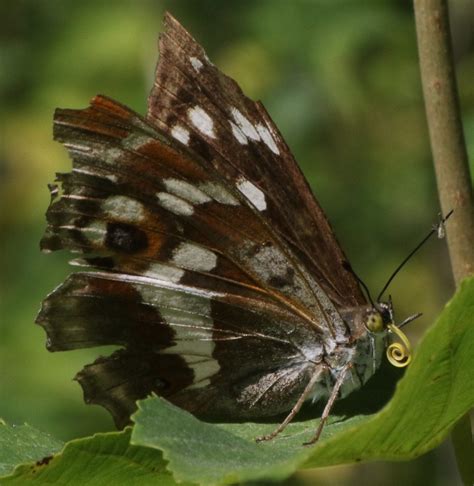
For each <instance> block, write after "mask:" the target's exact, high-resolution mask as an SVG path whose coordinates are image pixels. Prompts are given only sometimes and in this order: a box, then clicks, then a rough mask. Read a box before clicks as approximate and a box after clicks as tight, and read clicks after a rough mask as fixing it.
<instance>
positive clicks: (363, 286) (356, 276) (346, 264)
mask: <svg viewBox="0 0 474 486" xmlns="http://www.w3.org/2000/svg"><path fill="white" fill-rule="evenodd" d="M342 266H343V268H344V269H345V270H347V271H348V272H351V273H352V275H354V277H355V279H356V280H357V281H358V282H359V283H360V284H361V285H362V288H363V289H364V290H365V293H366V295H367V298H368V299H369V302H370V303H371V304H372V307H373V308H374V309H375V304H374V301H373V300H372V296H371V295H370V291H369V288H368V287H367V285H365V283H364V282H363V281H362V279H361V278H359V276H358V275H357V273H355V272H354V269H353V268H352V265H351V264H350V263H349V262H348V261H347V260H345V261H344V262H342Z"/></svg>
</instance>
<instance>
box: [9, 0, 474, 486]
mask: <svg viewBox="0 0 474 486" xmlns="http://www.w3.org/2000/svg"><path fill="white" fill-rule="evenodd" d="M165 9H168V10H170V11H171V12H172V13H173V14H174V15H175V16H176V17H178V19H180V21H181V22H182V23H183V24H184V25H185V26H186V27H187V28H188V30H190V31H191V32H192V33H193V35H194V36H195V37H196V38H197V39H198V40H199V41H200V42H201V44H203V45H204V46H205V47H206V49H207V52H208V54H209V56H210V58H211V59H212V60H213V62H214V63H215V64H217V65H218V66H219V67H220V68H221V69H222V70H223V71H224V72H226V73H227V74H229V75H231V76H232V77H234V78H236V79H237V80H238V81H239V83H240V84H241V86H242V87H243V89H244V91H246V93H247V94H248V95H250V96H251V97H252V98H254V99H261V100H263V102H264V104H265V105H266V107H267V109H268V110H269V112H270V113H271V115H272V117H273V118H274V120H275V121H276V122H277V125H278V126H279V127H280V129H281V131H282V133H283V134H284V136H285V137H286V140H287V142H288V143H289V145H290V147H292V150H293V151H294V154H295V156H296V158H297V160H298V161H299V163H300V164H301V166H302V168H303V170H304V172H305V174H306V175H307V177H308V179H309V181H310V183H311V186H312V187H313V190H314V192H315V194H316V195H317V197H318V199H319V201H320V202H321V204H322V206H323V207H324V208H325V210H326V212H327V214H328V216H329V218H330V220H331V222H332V224H333V226H334V227H335V230H336V233H337V234H338V237H339V239H340V241H341V243H342V244H343V247H344V248H345V250H346V252H347V253H348V255H349V257H350V259H351V261H352V264H353V267H354V268H355V269H356V271H357V272H358V273H359V275H360V276H361V277H362V278H363V279H364V280H365V281H366V283H367V284H368V285H369V287H370V288H371V289H372V293H374V294H376V293H377V291H378V290H380V288H381V286H382V285H383V284H384V282H385V280H386V278H387V277H388V276H389V274H390V273H391V271H392V270H393V269H394V267H395V266H396V265H397V264H398V263H399V262H400V261H401V260H402V259H403V258H404V257H405V256H406V255H407V254H408V252H409V251H410V250H411V249H412V248H413V247H414V245H415V244H416V243H417V242H418V241H419V240H420V239H421V238H422V237H423V236H424V234H425V233H426V232H427V231H428V230H429V229H430V227H431V224H432V223H434V222H435V221H436V219H437V215H438V211H439V205H438V199H437V194H436V185H435V178H434V174H433V168H432V164H431V156H430V151H429V142H428V136H427V128H426V122H425V116H424V110H423V104H422V96H421V87H420V79H419V71H418V64H417V50H416V42H415V41H416V39H415V31H414V21H413V12H412V5H411V2H409V1H406V0H404V1H395V0H385V1H380V0H374V1H371V2H370V1H360V0H347V1H342V0H338V1H334V0H333V1H331V0H313V1H309V0H306V1H304V0H299V1H295V0H293V1H290V0H287V1H285V0H246V1H244V0H232V1H230V0H228V1H226V2H217V1H210V0H194V1H178V0H174V1H159V0H138V1H132V0H130V1H127V0H115V1H112V0H110V1H92V0H83V1H81V2H74V1H72V0H68V1H66V0H48V1H46V0H17V1H13V0H12V1H6V2H5V1H3V2H1V4H0V25H1V33H0V42H1V44H0V104H1V125H0V134H1V140H0V191H1V200H0V201H1V213H0V245H1V247H0V250H1V251H0V263H1V268H0V285H1V289H0V291H1V294H0V298H1V312H0V417H2V418H4V419H5V420H7V421H8V422H10V423H23V422H28V423H30V424H32V425H34V426H36V427H38V428H40V429H42V430H44V431H48V432H51V433H52V434H53V435H55V436H57V437H58V438H61V439H71V438H74V437H80V436H85V435H88V434H91V433H93V432H95V431H99V430H111V429H113V425H112V421H111V420H110V418H109V416H108V414H107V413H106V412H105V411H103V410H102V409H100V408H98V407H88V406H85V405H84V404H83V402H82V393H81V390H80V387H79V385H78V384H77V383H75V382H73V381H72V380H71V378H72V377H73V376H74V374H75V372H76V371H78V370H79V369H80V368H81V367H82V366H83V365H84V364H85V363H87V362H90V361H91V360H93V359H94V358H95V357H96V356H97V355H98V353H99V351H98V350H88V351H83V352H82V351H81V352H79V351H77V352H68V353H58V354H50V353H48V352H47V351H46V349H45V345H44V344H45V336H44V333H43V331H42V329H41V328H39V327H38V326H35V325H34V319H35V314H36V312H37V310H38V308H39V305H40V302H41V300H42V299H43V298H44V296H45V295H46V294H47V293H48V292H49V291H51V290H52V289H53V288H54V287H55V286H56V285H57V284H59V283H60V282H61V281H62V279H63V278H64V277H65V276H66V275H67V274H68V272H69V271H70V269H68V267H67V264H66V262H67V255H65V254H52V255H42V254H41V253H40V252H39V248H38V242H39V240H40V237H41V234H42V231H43V228H44V212H45V210H46V207H47V205H48V202H49V193H48V190H47V187H46V185H47V183H48V182H51V181H52V179H53V178H54V173H55V172H57V171H65V170H68V169H69V166H70V164H69V161H68V159H67V156H66V152H65V150H64V149H63V148H62V147H61V146H60V145H59V144H56V143H54V142H53V141H52V136H51V135H52V134H51V121H52V113H53V110H54V108H55V107H57V106H60V107H74V108H79V107H85V106H86V105H87V103H88V100H89V98H90V97H92V96H93V95H95V94H96V93H103V94H107V95H109V96H111V97H113V98H116V99H118V100H120V101H121V102H123V103H125V104H127V105H128V106H130V107H132V108H134V109H136V110H137V111H138V112H141V113H145V106H146V96H147V94H148V90H149V89H150V87H151V83H152V79H153V72H154V67H155V62H156V57H157V49H156V41H157V35H158V33H159V31H160V29H161V28H162V24H161V18H162V14H163V12H164V10H165ZM451 21H452V31H453V38H454V48H455V58H456V65H457V73H458V82H459V88H460V96H461V103H462V110H463V119H464V124H465V131H466V138H467V143H468V148H469V152H470V159H471V160H472V159H473V155H474V83H473V78H474V4H473V2H472V1H471V0H453V1H451ZM390 292H391V294H392V295H393V298H394V302H395V306H396V310H397V315H398V317H399V318H404V317H406V316H407V315H409V314H411V313H414V312H423V313H424V316H423V318H422V319H420V320H418V321H416V323H413V324H412V325H411V326H410V327H409V328H408V329H407V332H408V334H409V335H410V337H411V339H412V340H413V341H415V342H417V340H418V339H419V338H420V337H421V336H422V334H423V332H424V331H425V330H426V328H427V327H428V326H429V325H430V324H431V323H432V322H433V320H434V319H435V317H436V315H437V314H438V313H439V311H440V309H441V308H442V306H443V305H444V303H445V302H446V301H447V300H448V299H449V297H450V296H451V295H452V292H453V282H452V278H451V275H450V267H449V259H448V254H447V250H446V244H445V242H444V241H431V242H430V243H429V244H428V245H427V246H426V247H425V248H424V249H423V251H422V252H421V253H420V254H419V255H417V256H416V257H415V258H414V259H413V260H412V261H411V262H410V264H409V265H407V267H406V268H405V269H404V270H403V271H402V272H401V273H400V275H399V276H398V277H397V279H396V281H395V282H394V283H393V285H392V287H391V289H390ZM101 352H103V353H104V352H107V350H101ZM361 480H362V481H363V483H364V484H366V485H371V484H373V485H380V484H384V485H392V484H393V485H395V484H405V485H417V484H430V485H445V484H446V485H447V484H449V485H455V484H459V480H458V478H457V473H456V469H455V466H454V457H453V454H452V451H451V447H450V445H449V443H446V444H444V445H442V446H441V447H440V448H438V449H437V450H435V451H433V452H431V453H429V454H427V455H426V456H424V457H422V458H419V459H418V460H416V461H413V462H410V463H398V464H393V463H392V464H391V463H374V464H367V465H358V466H353V467H337V468H330V469H326V470H321V471H306V472H304V473H298V474H297V475H296V476H294V477H293V478H291V479H290V480H289V481H288V482H287V484H291V485H306V484H308V485H309V484H322V485H325V484H331V485H332V484H337V485H346V484H347V485H349V484H355V483H359V482H360V481H361Z"/></svg>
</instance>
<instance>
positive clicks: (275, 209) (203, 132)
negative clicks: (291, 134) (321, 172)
mask: <svg viewBox="0 0 474 486" xmlns="http://www.w3.org/2000/svg"><path fill="white" fill-rule="evenodd" d="M165 26H166V29H165V32H164V33H163V34H162V35H161V38H160V60H159V63H158V66H157V71H156V79H155V83H154V86H153V89H152V91H151V93H150V97H149V109H148V119H149V120H151V121H153V123H155V124H156V125H157V126H158V127H160V129H162V130H163V131H164V132H167V133H169V134H170V135H171V136H173V137H175V138H176V139H178V140H180V141H181V142H183V143H185V144H186V145H188V146H189V147H191V148H192V149H193V150H194V151H196V152H197V153H199V154H201V155H202V156H203V157H204V158H205V159H206V160H209V161H212V163H213V166H214V167H215V168H216V169H217V170H218V172H219V174H220V175H221V177H223V178H225V179H226V180H227V181H229V182H230V183H231V184H235V183H237V187H238V189H239V190H240V191H241V192H242V193H243V194H244V195H245V196H246V197H248V199H249V201H250V202H251V203H252V204H253V205H254V206H255V208H256V209H257V210H258V211H259V212H261V214H262V216H263V217H264V218H265V219H266V220H267V221H268V222H269V224H270V225H271V227H272V228H273V229H274V231H275V232H277V233H278V234H279V235H280V237H281V238H283V239H284V240H285V242H286V243H287V244H288V246H289V247H290V248H291V250H292V251H293V252H294V253H295V254H296V255H298V257H299V258H300V260H301V261H302V262H303V264H304V265H305V267H306V268H307V269H308V270H309V271H310V272H311V274H312V275H314V276H315V278H316V280H317V281H318V283H319V284H320V285H321V287H322V288H323V289H324V291H325V293H326V294H327V295H328V296H329V297H330V298H331V300H332V301H333V302H334V303H335V304H336V305H337V306H338V307H341V308H343V307H351V306H356V305H363V304H366V303H367V301H366V299H365V297H364V296H363V294H362V293H361V291H360V287H359V285H358V283H357V280H356V279H355V277H354V275H353V274H352V273H351V272H349V271H348V270H347V259H346V257H345V255H344V253H343V251H342V249H341V247H340V245H339V243H338V242H337V240H336V237H335V235H334V232H333V230H332V228H331V226H330V224H329V221H328V219H327V218H326V216H325V214H324V212H323V211H322V209H321V207H320V206H319V204H318V203H317V201H316V200H315V198H314V197H313V195H312V193H311V190H310V188H309V186H308V183H307V181H306V180H305V178H304V176H303V174H302V173H301V170H300V168H299V167H298V165H297V163H296V161H295V159H294V157H293V155H292V154H291V152H290V150H289V148H288V146H287V145H286V143H285V142H284V140H283V138H282V136H281V134H280V133H279V131H278V129H277V127H276V126H275V124H274V123H273V122H272V120H271V119H270V117H269V116H268V114H267V112H266V111H265V109H264V108H263V106H262V105H261V104H260V103H255V102H253V101H252V100H250V99H249V98H247V97H246V96H245V95H244V94H243V93H242V91H241V89H240V87H239V86H238V85H237V83H236V82H235V81H234V80H232V79H230V78H229V77H227V76H225V75H224V74H223V73H221V72H220V71H219V70H218V69H217V68H216V67H215V66H214V65H213V64H212V63H211V62H210V61H209V59H208V57H207V56H206V53H205V52H204V50H203V49H202V47H201V46H200V45H199V44H198V43H197V42H196V41H195V40H194V39H193V38H192V37H191V35H190V34H189V33H188V32H187V31H186V30H185V29H184V28H183V27H182V26H181V25H180V24H179V22H178V21H177V20H176V19H174V18H173V17H172V16H171V15H170V14H166V16H165Z"/></svg>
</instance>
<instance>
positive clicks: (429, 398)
mask: <svg viewBox="0 0 474 486" xmlns="http://www.w3.org/2000/svg"><path fill="white" fill-rule="evenodd" d="M473 316H474V278H471V279H468V280H467V281H465V282H464V283H463V285H462V286H461V289H460V291H459V292H458V293H457V295H456V296H455V297H454V298H453V300H452V301H451V302H450V303H449V304H448V305H447V306H446V308H445V309H444V311H443V313H442V315H441V316H440V318H439V319H438V321H437V323H436V324H435V325H434V326H433V327H432V328H431V329H430V330H429V331H428V332H427V333H426V336H425V338H424V339H423V342H422V343H421V344H420V346H419V349H418V351H417V352H416V355H415V358H414V360H413V363H412V364H411V365H410V367H409V369H408V370H407V373H406V374H405V376H404V377H403V378H402V379H401V380H400V382H399V384H398V386H397V390H396V393H395V395H394V397H393V399H392V400H391V401H390V402H389V403H388V405H387V406H386V407H385V408H384V409H383V410H382V411H380V412H379V413H377V414H373V415H365V416H364V415H359V416H355V417H352V418H350V419H348V420H341V417H332V419H331V423H330V424H329V425H328V426H327V427H325V429H324V431H323V435H322V436H321V439H320V441H319V442H318V443H317V444H316V445H315V446H313V447H311V448H305V447H302V445H301V444H302V442H303V441H304V440H306V439H308V438H309V437H311V435H312V433H313V432H314V430H315V428H316V425H317V422H318V420H308V421H305V422H295V423H292V424H290V426H289V427H288V428H287V429H286V431H285V432H284V433H283V434H282V435H281V436H280V437H279V438H277V439H276V440H274V441H272V442H269V443H260V444H256V443H255V441H254V438H255V437H256V436H258V435H261V434H264V433H267V432H269V431H271V430H272V429H273V427H274V426H275V424H254V423H246V424H219V425H215V424H208V423H204V422H200V421H199V420H197V419H196V418H195V417H193V416H192V415H190V414H189V413H187V412H184V411H183V410H180V409H178V408H176V407H174V406H172V405H171V404H169V403H168V402H166V401H165V400H163V399H160V398H158V397H152V398H150V399H148V400H144V401H141V402H139V410H138V412H137V413H136V414H135V416H134V417H133V418H134V421H135V423H136V425H135V428H134V430H133V433H132V439H131V442H132V443H133V444H135V445H141V446H147V447H153V448H156V449H159V450H161V451H163V457H164V458H165V459H166V460H168V461H169V469H170V470H171V471H172V472H173V474H174V476H175V478H176V479H177V480H179V481H191V482H196V483H199V484H205V485H209V484H228V483H232V482H237V481H245V480H253V479H259V478H260V479H261V478H267V479H281V478H283V477H286V476H289V475H290V474H291V473H293V472H294V471H295V470H296V469H298V468H301V467H319V466H321V467H322V466H329V465H335V464H342V463H351V462H358V461H369V460H376V459H380V460H382V459H384V460H409V459H412V458H415V457H417V456H419V455H421V454H423V453H425V452H427V451H429V450H430V449H432V448H434V447H436V446H437V445H438V444H439V443H440V442H441V441H442V440H443V439H444V438H445V437H446V436H447V434H448V433H449V431H450V429H451V428H452V426H453V425H454V424H455V422H456V421H457V420H458V419H459V418H460V417H461V416H462V415H463V414H464V413H466V412H467V411H468V410H469V409H470V408H471V407H472V406H473V404H474V374H473V373H472V369H473V368H474V363H473V360H474V355H473V353H472V349H474V325H473Z"/></svg>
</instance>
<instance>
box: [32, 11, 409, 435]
mask: <svg viewBox="0 0 474 486" xmlns="http://www.w3.org/2000/svg"><path fill="white" fill-rule="evenodd" d="M164 23H165V30H164V32H163V33H162V35H161V37H160V41H159V54H160V56H159V63H158V66H157V69H156V77H155V81H154V85H153V87H152V90H151V93H150V95H149V98H148V113H147V115H146V116H145V117H142V116H140V115H138V114H137V113H135V112H134V111H132V110H130V109H129V108H127V107H126V106H124V105H122V104H120V103H118V102H116V101H114V100H112V99H109V98H107V97H105V96H96V97H95V98H93V99H92V101H91V104H90V106H89V107H88V108H86V109H82V110H72V109H57V110H56V112H55V115H54V138H55V139H56V140H58V141H59V142H61V143H62V144H63V145H64V146H65V147H66V149H67V150H68V152H69V154H70V157H71V159H72V164H73V168H72V172H69V173H61V174H57V180H56V183H55V184H54V185H51V187H50V189H51V203H50V206H49V208H48V210H47V215H46V216H47V228H46V231H45V234H44V236H43V238H42V241H41V248H42V250H44V251H47V252H48V251H54V250H60V249H68V250H70V251H72V252H75V253H79V254H80V255H79V257H78V258H76V259H75V260H73V261H72V262H71V263H73V264H74V265H78V266H80V267H82V268H83V269H82V270H81V271H78V272H75V273H72V274H71V275H70V276H69V277H68V278H67V280H66V281H65V282H64V283H63V284H61V285H60V286H59V287H58V288H56V289H55V290H54V291H53V292H52V293H51V294H49V295H48V296H47V298H46V299H45V300H44V302H43V304H42V308H41V310H40V313H39V314H38V317H37V322H38V323H39V324H40V325H41V326H42V327H43V328H44V329H45V330H46V333H47V347H48V349H49V350H50V351H64V350H71V349H78V348H87V347H94V346H102V345H118V346H120V349H119V350H118V351H115V352H114V353H113V354H111V355H110V356H105V357H99V358H98V359H97V360H96V361H95V362H93V363H92V364H89V365H87V366H85V367H84V369H82V371H80V372H79V373H78V374H77V377H76V378H77V380H78V381H79V383H80V384H81V386H82V388H83V390H84V395H85V400H86V402H88V403H95V404H99V405H102V406H104V407H105V408H106V409H108V410H109V411H110V412H111V414H112V416H113V417H114V419H115V422H116V424H117V426H118V427H123V426H125V425H126V424H127V423H129V421H130V415H131V414H132V413H133V412H134V410H135V409H136V405H135V403H136V401H137V400H138V399H141V398H143V397H146V396H147V395H149V394H150V393H152V392H154V393H156V394H158V395H160V396H162V397H165V398H166V399H168V400H169V401H170V402H172V403H173V404H175V405H177V406H179V407H182V408H183V409H185V410H188V411H189V412H191V413H193V414H195V415H196V416H198V417H202V418H219V417H222V418H226V419H232V420H234V419H235V420H252V419H258V418H262V417H270V416H275V415H278V414H282V413H287V414H288V415H287V418H286V419H285V421H284V422H283V423H282V424H281V425H280V426H279V427H278V428H277V429H276V430H275V431H274V432H273V433H271V434H269V435H268V436H265V437H261V438H259V440H263V439H271V438H273V437H275V436H276V435H277V434H278V433H279V432H281V431H282V430H283V428H284V427H285V426H286V425H287V424H288V423H289V422H290V421H291V420H292V418H293V417H294V416H295V414H296V413H297V412H298V411H299V409H300V408H301V406H302V405H303V403H304V402H306V401H308V400H313V401H316V400H321V401H323V400H324V401H325V402H326V407H325V408H324V412H323V415H322V420H321V421H320V425H319V427H318V429H317V431H316V433H315V434H314V435H313V437H312V438H311V439H310V440H309V441H308V442H307V443H314V442H315V441H316V440H317V439H318V437H319V435H320V433H321V430H322V427H323V425H324V423H325V421H326V420H327V418H328V416H329V414H330V411H331V408H332V405H333V404H334V402H335V400H336V399H338V398H341V397H345V396H347V395H348V394H350V393H351V392H352V391H353V390H356V389H358V388H360V387H362V386H363V385H364V384H365V383H366V382H367V381H368V380H369V378H370V377H371V376H372V375H373V374H374V373H375V371H376V370H377V368H378V367H379V365H380V363H381V362H382V359H383V354H384V352H385V351H386V349H387V346H388V344H389V341H390V339H389V337H390V334H394V333H395V334H396V333H397V327H396V326H395V325H394V322H393V309H392V305H391V303H390V302H389V303H383V302H382V303H379V302H377V303H375V304H374V303H372V302H371V301H370V300H369V299H368V297H367V296H366V295H365V294H364V293H363V291H362V290H361V286H360V282H359V280H358V278H357V276H356V275H355V274H354V272H353V271H351V267H350V264H349V262H348V261H347V258H346V256H345V254H344V252H343V250H342V249H341V247H340V245H339V243H338V242H337V240H336V237H335V234H334V232H333V230H332V228H331V226H330V223H329V221H328V219H327V217H326V216H325V214H324V212H323V210H322V209H321V207H320V205H319V204H318V202H317V201H316V199H315V198H314V196H313V194H312V192H311V189H310V187H309V185H308V182H307V181H306V180H305V178H304V176H303V174H302V172H301V170H300V168H299V167H298V165H297V163H296V161H295V159H294V157H293V155H292V154H291V152H290V150H289V148H288V146H287V145H286V143H285V142H284V140H283V138H282V136H281V134H280V132H279V131H278V128H277V127H276V126H275V124H274V123H273V121H272V120H271V118H270V116H269V115H268V113H267V112H266V111H265V108H264V107H263V105H262V104H261V103H259V102H254V101H252V100H250V99H249V98H247V97H246V96H245V95H244V94H243V92H242V91H241V89H240V88H239V86H238V85H237V83H236V82H235V81H234V80H232V79H230V78H229V77H227V76H226V75H224V74H223V73H222V72H220V71H219V70H218V69H217V68H216V66H214V65H213V64H212V63H211V61H210V60H209V58H208V57H207V55H206V53H205V52H204V50H203V48H202V47H201V46H200V45H199V44H198V43H197V42H196V41H195V40H194V39H193V38H192V37H191V35H190V34H189V33H188V32H187V31H186V30H185V29H184V28H183V27H182V26H181V25H180V24H179V22H178V21H177V20H176V19H175V18H173V17H172V15H170V14H166V15H165V20H164ZM396 344H398V345H399V347H400V346H401V351H400V349H398V351H397V352H398V354H399V355H400V354H401V357H400V356H398V358H397V357H396V353H395V354H393V353H392V355H393V356H395V358H394V357H393V356H392V360H393V363H394V364H397V363H402V365H403V364H406V363H407V361H408V359H409V356H407V346H405V347H403V345H400V343H396ZM390 346H393V344H392V345H390ZM390 346H389V347H390Z"/></svg>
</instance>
